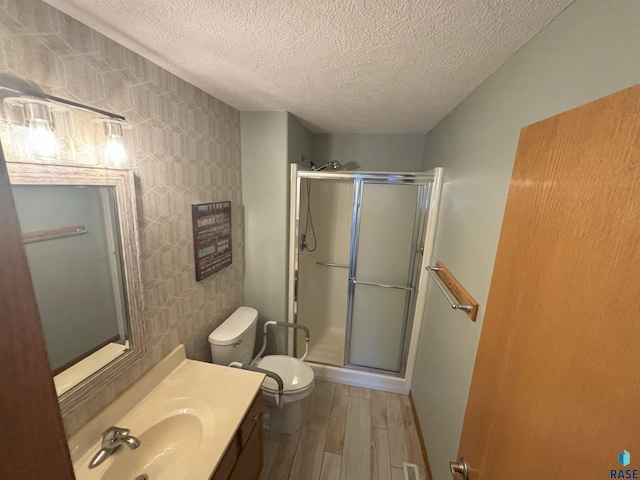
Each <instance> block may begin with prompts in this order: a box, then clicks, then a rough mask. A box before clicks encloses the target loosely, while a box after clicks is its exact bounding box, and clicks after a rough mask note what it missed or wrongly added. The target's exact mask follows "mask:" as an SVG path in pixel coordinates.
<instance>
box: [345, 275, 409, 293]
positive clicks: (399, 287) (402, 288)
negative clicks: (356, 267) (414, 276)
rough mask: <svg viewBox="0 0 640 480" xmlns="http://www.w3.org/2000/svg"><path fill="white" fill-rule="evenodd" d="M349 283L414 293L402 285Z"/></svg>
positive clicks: (354, 281)
mask: <svg viewBox="0 0 640 480" xmlns="http://www.w3.org/2000/svg"><path fill="white" fill-rule="evenodd" d="M351 282H352V283H353V284H354V285H371V286H372V287H382V288H397V289H398V290H408V291H410V292H413V291H414V288H413V287H405V286H402V285H388V284H386V283H372V282H361V281H359V280H356V279H355V278H354V279H351Z"/></svg>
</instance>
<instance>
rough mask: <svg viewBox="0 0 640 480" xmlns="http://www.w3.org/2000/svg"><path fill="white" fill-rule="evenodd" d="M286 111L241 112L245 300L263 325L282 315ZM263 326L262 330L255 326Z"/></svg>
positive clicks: (283, 301)
mask: <svg viewBox="0 0 640 480" xmlns="http://www.w3.org/2000/svg"><path fill="white" fill-rule="evenodd" d="M287 116H288V114H287V112H241V113H240V144H241V158H242V203H243V205H244V217H245V280H244V303H245V304H246V305H248V306H250V307H253V308H255V309H256V310H258V313H259V318H260V321H259V323H258V326H259V329H261V328H262V327H261V325H262V324H263V323H264V322H266V321H269V320H275V321H279V322H282V321H284V320H285V319H286V298H287V297H286V292H287V291H286V281H287V234H286V232H287V222H288V216H287V211H288V204H287V188H288V168H289V162H288V161H287ZM259 331H261V330H259Z"/></svg>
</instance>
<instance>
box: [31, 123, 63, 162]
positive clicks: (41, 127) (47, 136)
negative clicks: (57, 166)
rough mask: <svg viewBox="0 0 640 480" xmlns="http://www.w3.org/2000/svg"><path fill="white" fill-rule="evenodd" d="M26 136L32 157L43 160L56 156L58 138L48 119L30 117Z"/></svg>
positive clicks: (52, 158) (53, 158)
mask: <svg viewBox="0 0 640 480" xmlns="http://www.w3.org/2000/svg"><path fill="white" fill-rule="evenodd" d="M27 138H28V142H29V153H30V155H31V156H32V157H34V158H39V159H43V160H55V159H56V158H58V140H57V138H56V135H55V133H53V130H52V129H51V124H50V123H49V122H48V121H46V120H43V119H40V118H32V119H30V120H29V131H28V134H27Z"/></svg>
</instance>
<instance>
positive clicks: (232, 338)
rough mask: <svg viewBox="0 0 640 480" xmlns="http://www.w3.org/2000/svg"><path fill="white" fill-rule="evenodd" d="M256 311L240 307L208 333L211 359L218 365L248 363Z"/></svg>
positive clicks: (253, 338)
mask: <svg viewBox="0 0 640 480" xmlns="http://www.w3.org/2000/svg"><path fill="white" fill-rule="evenodd" d="M257 320H258V311H257V310H256V309H255V308H251V307H240V308H238V309H237V310H236V311H235V312H233V313H232V314H231V316H230V317H229V318H227V319H226V320H225V321H224V322H222V324H221V325H220V326H219V327H218V328H216V329H215V330H214V331H213V332H211V335H209V345H210V346H211V359H212V360H213V363H217V364H218V365H229V364H230V363H231V362H240V363H249V362H251V360H252V357H253V349H254V345H255V342H256V323H257Z"/></svg>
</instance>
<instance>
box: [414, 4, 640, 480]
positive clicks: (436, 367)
mask: <svg viewBox="0 0 640 480" xmlns="http://www.w3.org/2000/svg"><path fill="white" fill-rule="evenodd" d="M638 52H640V2H638V1H637V0H617V1H615V2H602V1H599V0H578V1H577V2H576V3H574V4H573V5H572V6H571V7H569V8H568V9H567V10H565V11H564V12H563V13H562V14H561V15H560V16H559V17H558V18H557V19H556V20H555V21H554V22H552V23H551V24H550V25H549V26H548V27H547V28H545V29H544V30H543V31H542V32H541V33H540V34H539V35H538V36H537V37H535V38H534V39H533V40H532V41H531V42H530V43H529V44H528V45H526V46H525V47H524V48H523V49H521V50H520V51H519V52H518V54H517V55H515V56H514V57H512V58H511V59H510V60H509V61H508V62H507V63H505V64H504V65H503V66H502V67H501V68H500V69H499V70H498V71H497V72H496V73H495V74H493V75H492V76H491V77H490V78H489V79H487V80H486V81H485V82H484V83H483V84H482V85H481V86H480V87H478V88H477V89H476V90H475V91H474V92H473V93H472V94H471V95H470V96H469V97H468V98H467V99H465V100H464V101H463V102H462V103H461V104H460V105H459V106H458V107H457V108H456V109H455V110H454V111H453V112H451V113H450V114H449V115H448V116H447V117H446V118H445V119H444V120H443V121H442V122H441V123H439V124H438V125H437V126H436V127H435V128H434V129H433V130H431V131H430V132H429V133H428V135H427V137H426V145H425V151H424V163H423V168H425V169H428V168H432V167H435V166H443V167H445V182H444V189H443V197H442V207H441V211H440V220H439V225H438V231H437V235H436V244H435V251H434V261H435V260H440V261H442V262H443V263H444V264H445V265H446V266H447V267H448V268H449V269H450V270H451V271H452V273H453V274H454V275H456V277H457V278H458V279H459V280H460V281H461V282H462V284H463V285H464V286H465V288H466V289H467V290H469V292H470V293H471V294H472V295H473V296H474V297H475V298H476V300H477V301H478V302H479V303H480V313H479V316H478V321H477V323H472V322H470V321H469V319H468V317H467V316H466V315H464V314H462V313H460V312H456V311H453V310H451V308H450V307H449V306H448V304H447V302H446V300H445V299H444V297H443V295H442V293H440V292H439V291H438V290H437V289H435V288H431V289H430V290H429V292H428V297H427V307H426V313H425V317H424V324H423V328H422V333H421V338H420V346H419V353H418V359H417V363H416V370H415V376H414V381H413V388H412V390H413V396H414V399H415V402H416V409H417V412H418V417H419V420H420V423H421V426H422V430H423V432H424V436H425V443H426V447H427V451H428V453H429V461H430V464H431V468H432V470H433V475H434V480H444V479H450V478H451V474H450V473H449V471H448V463H447V462H448V461H449V460H452V459H454V458H455V457H456V455H457V450H458V444H459V439H460V434H461V430H462V423H463V417H464V411H465V408H466V402H467V396H468V392H469V385H470V381H471V376H472V372H473V366H474V362H475V356H476V350H477V346H478V341H479V336H480V330H481V327H482V321H483V316H484V306H485V305H486V302H487V295H488V292H489V284H490V281H491V273H492V269H493V263H494V259H495V253H496V249H497V243H498V237H499V234H500V227H501V223H502V217H503V213H504V207H505V202H506V197H507V190H508V185H509V180H510V176H511V170H512V168H513V161H514V156H515V152H516V146H517V141H518V136H519V131H520V128H522V127H524V126H526V125H529V124H531V123H534V122H536V121H538V120H541V119H544V118H546V117H549V116H551V115H554V114H557V113H560V112H562V111H565V110H568V109H570V108H572V107H575V106H578V105H581V104H584V103H586V102H589V101H591V100H594V99H597V98H599V97H602V96H605V95H607V94H609V93H612V92H615V91H618V90H621V89H623V88H625V87H628V86H631V85H633V84H636V83H639V82H640V61H639V60H638ZM603 161H606V160H605V159H603ZM604 181H606V179H604ZM461 453H464V452H461Z"/></svg>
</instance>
